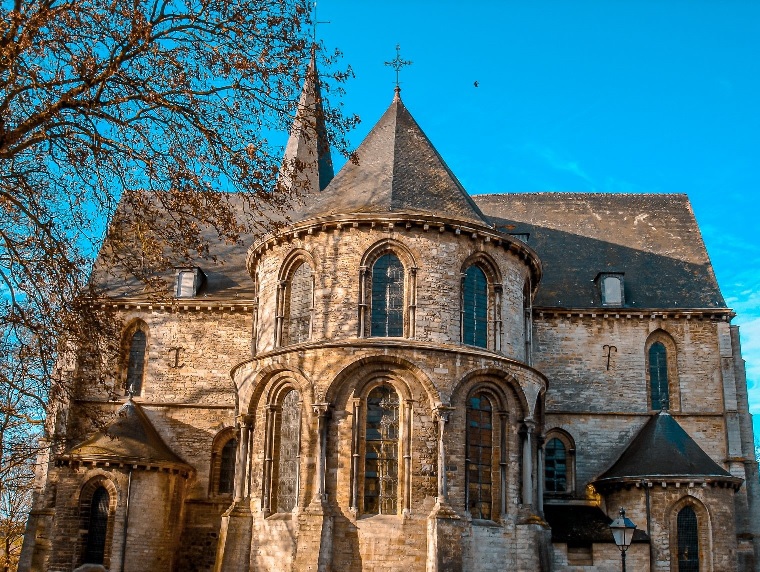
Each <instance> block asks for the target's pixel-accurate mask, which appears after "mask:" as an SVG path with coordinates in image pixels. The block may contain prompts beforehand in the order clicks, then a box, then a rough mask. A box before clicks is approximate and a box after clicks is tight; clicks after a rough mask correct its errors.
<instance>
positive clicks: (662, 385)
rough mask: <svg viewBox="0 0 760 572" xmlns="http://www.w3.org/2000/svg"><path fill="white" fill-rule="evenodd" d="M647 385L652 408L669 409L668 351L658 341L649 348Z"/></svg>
mask: <svg viewBox="0 0 760 572" xmlns="http://www.w3.org/2000/svg"><path fill="white" fill-rule="evenodd" d="M649 385H650V391H651V398H652V409H669V408H670V391H669V387H668V353H667V350H666V349H665V346H664V345H663V344H662V343H660V342H655V343H653V344H652V345H651V346H650V348H649Z"/></svg>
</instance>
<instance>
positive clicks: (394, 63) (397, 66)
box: [385, 44, 413, 91]
mask: <svg viewBox="0 0 760 572" xmlns="http://www.w3.org/2000/svg"><path fill="white" fill-rule="evenodd" d="M412 63H413V62H411V61H405V60H402V59H401V46H400V45H399V44H396V59H395V60H391V61H389V62H385V65H386V66H391V67H392V68H393V69H394V70H396V91H398V90H400V89H401V88H400V87H399V83H400V82H399V80H398V72H400V71H401V68H403V67H406V66H410V65H412Z"/></svg>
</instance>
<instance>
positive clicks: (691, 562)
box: [676, 506, 699, 572]
mask: <svg viewBox="0 0 760 572" xmlns="http://www.w3.org/2000/svg"><path fill="white" fill-rule="evenodd" d="M676 526H677V529H678V572H699V534H698V528H697V515H696V513H695V512H694V509H693V508H691V507H690V506H686V507H684V508H682V509H681V511H680V512H679V513H678V518H677V522H676Z"/></svg>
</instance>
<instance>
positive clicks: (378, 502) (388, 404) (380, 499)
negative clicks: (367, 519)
mask: <svg viewBox="0 0 760 572" xmlns="http://www.w3.org/2000/svg"><path fill="white" fill-rule="evenodd" d="M364 438H365V453H364V512H366V513H369V514H396V513H397V512H398V478H399V464H398V457H399V454H398V446H399V443H398V438H399V397H398V394H397V393H396V390H395V389H393V388H392V387H391V386H389V385H379V386H378V387H375V388H374V389H373V390H372V391H370V393H369V395H368V396H367V417H366V427H365V436H364Z"/></svg>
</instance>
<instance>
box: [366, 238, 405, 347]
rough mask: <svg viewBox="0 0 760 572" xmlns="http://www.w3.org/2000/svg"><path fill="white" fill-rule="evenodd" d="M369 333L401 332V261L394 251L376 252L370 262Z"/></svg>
mask: <svg viewBox="0 0 760 572" xmlns="http://www.w3.org/2000/svg"><path fill="white" fill-rule="evenodd" d="M371 296H372V298H371V304H372V306H371V307H372V312H371V319H370V335H371V336H378V337H401V336H403V335H404V265H403V264H402V263H401V260H400V259H399V257H398V256H396V254H394V253H392V252H389V253H386V254H383V255H382V256H380V257H379V258H378V259H377V260H375V263H374V264H373V265H372V294H371Z"/></svg>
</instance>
